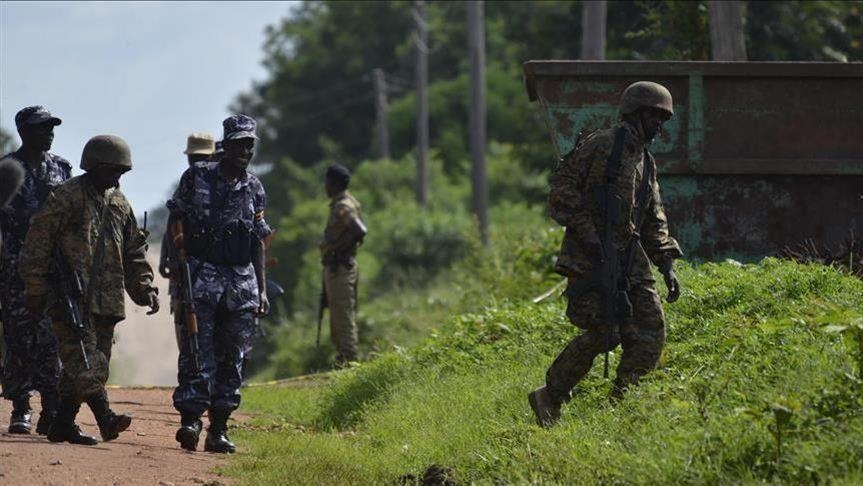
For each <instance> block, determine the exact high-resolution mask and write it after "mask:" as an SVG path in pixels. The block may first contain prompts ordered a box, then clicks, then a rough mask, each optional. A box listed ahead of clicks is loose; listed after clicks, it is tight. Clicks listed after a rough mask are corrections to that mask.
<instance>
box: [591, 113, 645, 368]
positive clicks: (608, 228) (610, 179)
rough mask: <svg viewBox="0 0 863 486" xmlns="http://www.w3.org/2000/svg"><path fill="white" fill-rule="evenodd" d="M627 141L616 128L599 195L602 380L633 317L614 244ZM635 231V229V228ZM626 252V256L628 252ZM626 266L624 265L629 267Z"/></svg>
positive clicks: (626, 286) (623, 133)
mask: <svg viewBox="0 0 863 486" xmlns="http://www.w3.org/2000/svg"><path fill="white" fill-rule="evenodd" d="M625 137H626V132H625V129H624V128H618V129H617V131H616V132H615V134H614V146H613V147H612V149H611V154H610V155H609V156H608V159H607V160H606V165H605V187H604V188H603V191H602V192H601V194H600V201H599V203H600V208H601V209H602V211H603V213H604V215H605V225H604V227H603V231H602V267H601V269H600V291H601V293H602V300H601V301H602V307H601V315H602V320H603V321H604V323H605V325H606V326H608V330H607V332H606V343H605V344H606V351H605V364H604V366H603V376H604V377H606V378H608V353H609V352H610V351H611V347H612V346H613V344H614V333H615V331H619V329H620V324H621V323H622V322H623V321H624V320H625V319H627V318H629V316H631V315H632V302H630V300H629V294H628V291H629V281H628V273H629V269H628V268H627V269H626V271H624V269H623V268H622V266H621V260H622V259H623V258H622V255H621V250H622V248H619V247H618V245H616V244H615V242H614V230H615V228H617V227H618V226H619V225H620V219H621V214H620V213H621V211H620V206H621V203H622V199H621V196H620V194H619V192H618V190H617V178H618V176H619V175H620V170H621V167H620V155H621V153H622V151H623V142H624V138H625ZM636 231H637V228H636ZM628 250H629V249H627V251H626V253H627V254H630V253H631V252H630V251H628ZM628 264H629V262H627V266H628Z"/></svg>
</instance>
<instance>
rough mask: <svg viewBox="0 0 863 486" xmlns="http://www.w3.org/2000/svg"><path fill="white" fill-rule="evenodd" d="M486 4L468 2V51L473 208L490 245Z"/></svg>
mask: <svg viewBox="0 0 863 486" xmlns="http://www.w3.org/2000/svg"><path fill="white" fill-rule="evenodd" d="M483 7H484V3H483V2H482V1H478V0H470V1H468V2H467V24H468V36H467V43H468V53H469V55H470V113H469V116H468V121H469V124H470V158H471V170H470V175H471V183H472V186H473V210H474V212H475V213H476V218H477V221H478V222H479V235H480V240H481V241H482V244H483V245H488V180H487V177H486V167H485V128H486V126H485V122H486V120H485V116H486V111H485V26H484V22H485V14H484V12H483V10H484V9H483Z"/></svg>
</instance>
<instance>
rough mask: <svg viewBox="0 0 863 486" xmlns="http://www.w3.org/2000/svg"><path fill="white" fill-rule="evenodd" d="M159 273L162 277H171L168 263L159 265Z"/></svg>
mask: <svg viewBox="0 0 863 486" xmlns="http://www.w3.org/2000/svg"><path fill="white" fill-rule="evenodd" d="M159 275H161V276H162V277H164V278H171V267H169V266H168V264H167V263H166V264H164V265H159Z"/></svg>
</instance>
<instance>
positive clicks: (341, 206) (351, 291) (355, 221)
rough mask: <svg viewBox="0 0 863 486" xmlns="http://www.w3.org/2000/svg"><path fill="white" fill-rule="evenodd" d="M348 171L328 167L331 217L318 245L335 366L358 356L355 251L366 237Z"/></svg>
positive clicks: (325, 183)
mask: <svg viewBox="0 0 863 486" xmlns="http://www.w3.org/2000/svg"><path fill="white" fill-rule="evenodd" d="M350 181H351V172H350V171H349V170H348V169H347V168H346V167H344V166H342V165H339V164H334V165H331V166H330V167H329V168H327V172H326V175H325V177H324V189H325V190H326V192H327V196H328V197H329V198H330V216H329V218H328V220H327V226H326V228H325V229H324V236H323V238H322V239H321V241H320V243H319V247H320V250H321V264H322V265H323V267H324V269H323V286H324V293H325V294H326V299H327V306H328V307H329V309H330V339H331V340H332V343H333V347H335V348H336V352H337V353H338V354H337V355H336V366H344V365H345V364H347V363H348V362H350V361H356V360H357V358H358V353H357V282H358V281H359V268H358V267H357V261H356V255H357V248H359V246H360V245H361V244H362V242H363V238H365V236H366V232H367V230H366V226H365V223H363V218H362V211H361V208H360V203H359V201H357V199H356V198H355V197H354V196H353V195H352V194H351V193H350V192H349V191H348V185H349V184H350Z"/></svg>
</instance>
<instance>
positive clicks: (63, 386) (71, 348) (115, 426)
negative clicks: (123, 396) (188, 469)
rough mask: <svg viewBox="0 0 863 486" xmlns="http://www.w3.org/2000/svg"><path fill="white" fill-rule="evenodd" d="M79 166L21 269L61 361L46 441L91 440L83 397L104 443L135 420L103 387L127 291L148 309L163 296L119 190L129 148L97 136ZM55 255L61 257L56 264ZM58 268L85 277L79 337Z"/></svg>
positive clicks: (42, 216)
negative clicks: (82, 424)
mask: <svg viewBox="0 0 863 486" xmlns="http://www.w3.org/2000/svg"><path fill="white" fill-rule="evenodd" d="M81 168H82V169H83V170H84V171H86V174H84V175H81V176H78V177H74V178H72V179H70V180H69V181H68V182H66V183H65V184H63V185H61V186H60V187H58V188H56V189H55V190H54V192H53V193H52V194H51V195H50V196H48V199H47V200H46V201H45V204H44V206H43V207H42V210H41V211H39V212H38V213H37V214H36V215H35V216H34V217H33V222H32V225H31V226H30V231H29V232H28V233H27V238H26V240H25V242H24V250H23V251H22V252H21V264H20V271H21V278H22V280H23V281H24V285H25V287H26V291H27V306H28V308H29V309H31V310H39V309H43V308H44V307H45V304H46V303H48V302H51V303H52V305H51V309H50V313H51V315H52V317H53V331H54V335H55V336H56V337H57V340H58V341H59V346H60V360H61V361H62V363H63V373H62V375H61V377H60V387H59V391H60V406H59V410H58V414H57V417H56V419H55V420H54V423H53V424H52V426H51V428H50V430H49V431H48V440H50V441H52V442H70V443H73V444H86V445H93V444H96V439H95V438H93V437H90V436H88V435H84V434H83V433H82V432H81V429H79V428H78V426H77V425H75V416H76V415H77V414H78V410H79V408H80V407H81V403H82V402H86V403H87V405H89V406H90V409H91V410H92V411H93V416H95V417H96V421H97V423H98V425H99V432H100V433H101V435H102V439H103V440H105V441H109V440H113V439H116V438H117V437H118V436H119V434H120V432H122V431H124V430H126V429H127V428H128V427H129V425H130V423H131V421H132V417H130V416H128V415H117V414H115V413H114V412H113V411H112V410H111V408H110V406H109V403H108V394H107V392H106V390H105V383H106V382H107V381H108V364H109V361H110V359H111V345H112V342H113V337H114V326H115V325H116V324H117V323H118V322H119V321H121V320H123V319H124V318H125V309H124V308H125V306H124V296H123V291H124V290H125V291H126V292H127V293H128V294H129V296H130V297H131V298H132V300H133V301H134V302H135V303H136V304H138V305H140V306H149V307H150V311H149V312H148V314H153V313H155V312H156V311H158V309H159V299H158V297H157V292H158V291H157V289H156V288H155V287H154V286H153V271H152V269H151V268H150V265H149V264H148V263H147V260H146V253H147V242H146V237H145V235H144V233H143V231H141V230H140V229H139V228H138V223H137V221H136V220H135V216H134V214H133V213H132V208H131V206H130V205H129V202H128V200H126V197H125V196H124V195H123V193H122V192H120V189H119V187H118V186H119V180H120V177H121V176H122V174H123V173H125V172H127V171H129V170H130V169H131V168H132V157H131V153H130V151H129V146H128V145H127V144H126V142H125V141H123V139H122V138H120V137H117V136H113V135H99V136H96V137H93V138H91V139H90V141H88V142H87V144H86V145H85V146H84V151H83V153H82V155H81ZM55 256H57V257H58V258H62V259H63V261H59V262H56V261H54V258H55ZM64 262H65V263H64ZM58 266H66V267H68V268H70V269H72V270H73V271H75V272H77V273H78V274H79V275H80V278H81V282H82V284H83V285H82V287H83V294H84V295H86V297H84V298H82V299H81V301H80V302H78V307H79V311H80V314H81V315H82V316H83V320H84V322H85V329H84V332H83V333H81V334H79V332H78V331H77V330H76V329H75V328H74V327H73V325H72V324H71V315H70V314H69V313H67V312H65V311H64V309H63V308H62V304H63V303H64V302H65V301H63V300H61V299H62V296H61V295H59V294H58V293H57V292H56V291H55V289H53V288H52V284H53V283H55V282H57V281H59V280H60V279H61V278H62V277H63V276H61V275H59V274H58V272H57V268H58ZM49 297H50V300H49ZM82 343H83V348H84V349H83V352H82V349H81V347H82ZM85 356H86V361H85ZM88 368H89V369H88Z"/></svg>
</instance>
